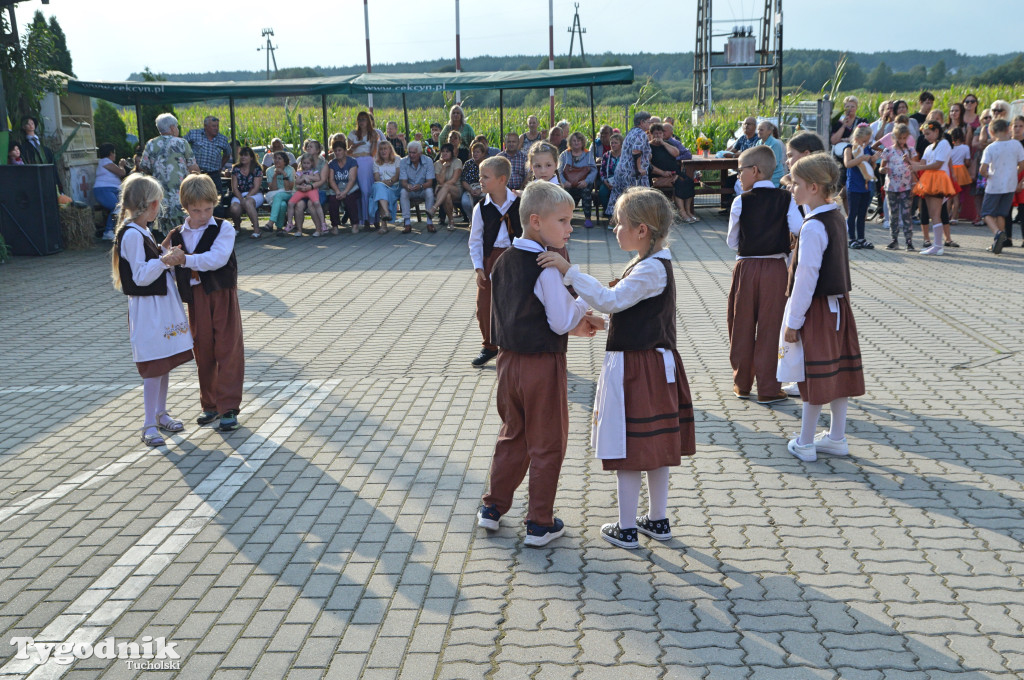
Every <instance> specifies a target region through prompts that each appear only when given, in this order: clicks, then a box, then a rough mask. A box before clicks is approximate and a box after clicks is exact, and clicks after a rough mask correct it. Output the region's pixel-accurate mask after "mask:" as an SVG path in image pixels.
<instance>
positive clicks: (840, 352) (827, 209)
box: [778, 153, 864, 462]
mask: <svg viewBox="0 0 1024 680" xmlns="http://www.w3.org/2000/svg"><path fill="white" fill-rule="evenodd" d="M790 174H791V176H792V180H793V186H792V188H793V199H794V200H795V201H796V202H797V203H798V204H800V205H803V206H804V208H805V210H806V212H805V215H804V224H803V227H801V229H800V240H799V242H798V243H797V247H796V248H795V249H794V250H793V260H792V263H791V264H790V269H789V284H788V286H787V291H786V295H787V296H788V297H789V300H788V301H787V302H786V311H785V313H784V315H783V339H784V343H783V344H782V347H781V348H780V350H781V351H780V355H779V356H780V359H779V375H778V377H779V379H780V380H785V379H791V380H792V379H795V380H796V381H797V384H798V386H799V388H800V396H801V397H803V400H804V404H803V417H802V420H801V426H800V434H799V435H798V436H797V437H796V438H794V439H791V440H790V441H789V445H788V447H787V448H788V449H789V452H790V453H792V454H793V455H794V456H796V457H797V458H799V459H800V460H803V461H808V462H810V461H814V460H817V454H818V453H830V454H833V455H837V456H846V455H849V446H848V445H847V442H846V409H847V403H848V400H849V397H857V396H860V395H862V394H864V371H863V369H862V368H861V359H860V345H859V343H858V341H857V325H856V323H855V322H854V320H853V313H852V311H851V309H850V302H849V299H848V295H849V292H850V262H849V254H848V252H847V242H846V240H847V239H846V235H847V234H846V223H845V220H844V219H843V216H842V214H841V213H840V211H839V210H838V209H837V205H836V204H835V202H834V200H833V198H834V197H835V196H836V195H837V194H838V193H839V189H840V183H841V181H842V180H841V174H840V169H839V167H838V166H837V165H836V163H835V161H833V160H832V158H831V157H830V156H829V155H828V154H824V153H816V154H811V155H809V156H806V157H805V158H801V159H800V160H798V161H797V162H796V163H794V164H793V167H792V168H791V170H790ZM800 349H802V351H803V360H802V361H799V351H800ZM787 354H789V355H790V356H788V357H787V356H786V355H787ZM794 355H795V357H794ZM794 358H797V361H796V362H794V361H793V359H794ZM794 368H795V370H796V372H797V375H793V374H792V373H789V372H788V371H787V369H789V370H792V369H794ZM825 404H828V405H829V408H830V410H831V412H832V424H831V427H830V428H829V430H828V431H827V432H822V433H821V434H819V435H817V436H815V428H816V427H817V424H818V416H819V415H820V414H821V407H822V406H823V405H825Z"/></svg>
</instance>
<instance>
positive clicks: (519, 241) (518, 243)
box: [512, 236, 547, 253]
mask: <svg viewBox="0 0 1024 680" xmlns="http://www.w3.org/2000/svg"><path fill="white" fill-rule="evenodd" d="M512 247H513V248H518V249H519V250H526V251H529V252H531V253H543V252H544V251H545V250H547V248H545V247H544V246H542V245H541V244H539V243H537V242H536V241H534V240H533V239H532V238H525V237H523V236H516V237H515V238H514V239H512Z"/></svg>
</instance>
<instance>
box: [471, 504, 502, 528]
mask: <svg viewBox="0 0 1024 680" xmlns="http://www.w3.org/2000/svg"><path fill="white" fill-rule="evenodd" d="M500 519H501V513H500V512H498V509H497V508H496V507H494V506H493V505H481V506H480V509H479V510H477V511H476V525H477V526H478V527H480V528H481V529H487V530H488V531H497V530H498V520H500Z"/></svg>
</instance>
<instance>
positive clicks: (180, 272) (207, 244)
mask: <svg viewBox="0 0 1024 680" xmlns="http://www.w3.org/2000/svg"><path fill="white" fill-rule="evenodd" d="M214 222H215V224H212V225H210V226H208V227H206V231H204V232H203V235H202V236H200V237H199V243H197V244H196V249H195V250H194V251H192V252H189V251H188V248H186V247H185V238H184V237H183V236H182V235H181V227H175V228H174V229H172V230H171V245H172V246H181V249H182V250H184V251H185V254H186V255H197V254H199V253H205V252H209V250H210V248H212V247H213V242H214V241H216V240H217V236H218V235H219V234H220V230H221V226H222V225H223V224H224V223H223V222H220V221H217V220H214ZM195 274H198V275H199V281H200V283H201V284H202V286H203V290H204V291H206V292H207V293H212V292H214V291H216V290H223V289H225V288H237V287H238V261H237V260H236V259H235V251H234V250H232V251H231V257H229V258H228V261H227V264H225V265H224V266H223V267H221V268H220V269H215V270H213V271H212V272H195ZM192 276H193V270H191V269H189V268H187V267H185V266H184V265H183V266H181V267H175V269H174V278H175V280H176V281H177V284H178V292H179V293H181V299H182V301H183V302H192Z"/></svg>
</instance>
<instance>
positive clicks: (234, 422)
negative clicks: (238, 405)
mask: <svg viewBox="0 0 1024 680" xmlns="http://www.w3.org/2000/svg"><path fill="white" fill-rule="evenodd" d="M217 429H218V430H220V431H221V432H231V431H232V430H237V429H238V409H234V408H233V409H231V410H230V411H227V412H226V413H224V415H222V416H221V417H220V426H219V427H218V428H217Z"/></svg>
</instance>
